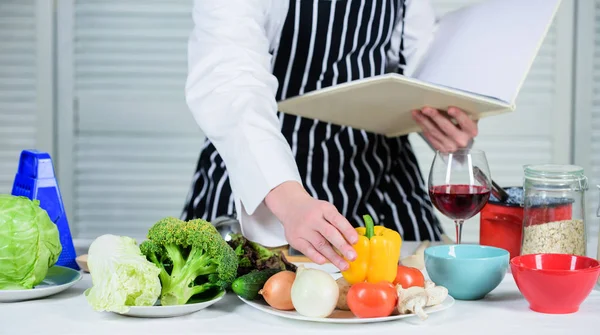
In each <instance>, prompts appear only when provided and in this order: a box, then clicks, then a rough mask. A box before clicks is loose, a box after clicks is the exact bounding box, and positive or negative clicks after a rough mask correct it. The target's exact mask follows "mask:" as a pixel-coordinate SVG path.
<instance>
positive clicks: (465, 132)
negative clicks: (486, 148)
mask: <svg viewBox="0 0 600 335" xmlns="http://www.w3.org/2000/svg"><path fill="white" fill-rule="evenodd" d="M412 116H413V118H414V120H415V122H417V124H418V125H419V126H420V127H421V129H422V133H423V137H424V138H425V139H426V140H427V142H429V144H430V145H431V146H432V147H433V148H434V149H436V150H439V151H441V152H453V151H455V150H456V149H459V148H466V147H468V146H469V144H470V143H471V141H472V140H473V139H474V138H475V136H477V132H478V129H477V122H476V121H473V120H472V119H471V118H470V117H469V116H468V115H467V114H466V113H465V112H464V111H463V110H461V109H459V108H454V107H451V108H449V109H448V116H449V117H451V118H452V119H454V120H456V124H455V123H453V122H452V121H451V120H449V119H448V117H446V116H445V115H443V114H442V113H441V112H439V111H438V110H436V109H434V108H430V107H425V108H423V109H420V110H413V111H412Z"/></svg>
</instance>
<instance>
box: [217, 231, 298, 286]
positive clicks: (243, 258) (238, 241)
mask: <svg viewBox="0 0 600 335" xmlns="http://www.w3.org/2000/svg"><path fill="white" fill-rule="evenodd" d="M228 243H229V246H231V247H232V248H233V249H234V250H235V254H236V255H237V257H238V263H239V266H238V270H237V276H238V277H241V276H243V275H245V274H248V273H250V272H252V271H254V270H267V269H279V270H282V271H283V270H287V271H292V272H296V269H297V267H296V265H294V264H293V263H291V262H289V261H288V260H287V259H286V258H285V255H284V254H283V253H282V252H281V251H279V250H271V249H269V248H266V247H264V246H262V245H260V244H258V243H256V242H252V241H250V240H248V239H247V238H245V237H244V236H243V235H242V234H231V240H229V242H228Z"/></svg>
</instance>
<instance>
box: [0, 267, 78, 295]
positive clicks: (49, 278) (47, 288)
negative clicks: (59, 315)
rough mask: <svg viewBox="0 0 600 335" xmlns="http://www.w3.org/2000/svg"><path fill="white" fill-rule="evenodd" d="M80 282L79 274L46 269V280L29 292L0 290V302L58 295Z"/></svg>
mask: <svg viewBox="0 0 600 335" xmlns="http://www.w3.org/2000/svg"><path fill="white" fill-rule="evenodd" d="M79 280H81V272H79V271H76V270H73V269H71V268H67V267H64V266H58V265H56V266H53V267H51V268H50V269H48V274H46V278H44V280H43V281H42V282H41V283H40V284H39V285H38V286H36V287H34V288H32V289H30V290H0V302H18V301H26V300H33V299H40V298H45V297H49V296H51V295H54V294H57V293H60V292H62V291H64V290H66V289H68V288H69V287H71V286H73V285H75V283H77V282H78V281H79Z"/></svg>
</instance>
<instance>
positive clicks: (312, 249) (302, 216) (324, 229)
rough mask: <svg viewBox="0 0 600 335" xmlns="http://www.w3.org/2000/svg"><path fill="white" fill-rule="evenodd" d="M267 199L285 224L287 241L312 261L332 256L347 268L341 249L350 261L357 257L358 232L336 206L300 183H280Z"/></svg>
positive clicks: (322, 262) (335, 261)
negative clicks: (355, 247) (316, 197)
mask: <svg viewBox="0 0 600 335" xmlns="http://www.w3.org/2000/svg"><path fill="white" fill-rule="evenodd" d="M265 203H266V205H267V207H268V208H269V209H270V210H271V212H273V214H274V215H275V216H276V217H277V218H278V219H279V220H280V221H281V223H282V224H283V228H284V231H285V237H286V239H287V241H288V243H289V244H290V245H291V246H292V247H293V248H294V249H296V250H298V251H300V252H302V253H303V254H304V255H306V256H307V257H308V258H310V259H311V260H312V261H313V262H315V263H317V264H324V263H326V262H327V260H329V261H330V262H331V263H332V264H333V265H335V266H336V267H337V268H338V269H340V270H341V271H344V270H347V269H348V268H349V264H348V262H347V261H346V260H345V259H344V258H343V257H342V256H341V255H340V254H339V253H338V251H339V252H340V253H341V254H342V255H344V257H345V258H346V259H348V260H350V261H353V260H354V259H355V258H356V252H355V251H354V248H353V247H352V244H355V243H356V242H357V241H358V233H357V232H356V230H355V229H354V227H352V225H351V224H350V222H348V220H346V218H344V216H342V215H341V214H340V213H339V212H338V210H337V209H336V208H335V206H333V205H332V204H330V203H329V202H326V201H321V200H317V199H315V198H313V197H311V196H310V194H308V193H307V192H306V190H304V188H303V187H302V185H300V184H299V183H297V182H285V183H283V184H281V185H279V186H277V187H276V188H274V189H273V190H272V191H271V192H269V194H268V195H267V197H266V198H265ZM334 248H335V249H334ZM336 249H337V251H336Z"/></svg>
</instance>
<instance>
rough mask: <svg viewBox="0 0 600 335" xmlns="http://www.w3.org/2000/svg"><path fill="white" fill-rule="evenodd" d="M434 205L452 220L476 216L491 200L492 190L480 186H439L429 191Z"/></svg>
mask: <svg viewBox="0 0 600 335" xmlns="http://www.w3.org/2000/svg"><path fill="white" fill-rule="evenodd" d="M429 196H430V197H431V202H432V203H433V205H434V206H435V207H436V208H437V209H438V210H439V211H440V212H442V214H444V215H445V216H447V217H449V218H451V219H452V220H467V219H470V218H472V217H473V216H475V215H476V214H477V213H479V211H481V209H482V208H483V206H485V204H486V203H487V201H488V199H489V198H490V189H488V188H486V187H483V186H478V185H438V186H433V187H431V188H430V189H429Z"/></svg>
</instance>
